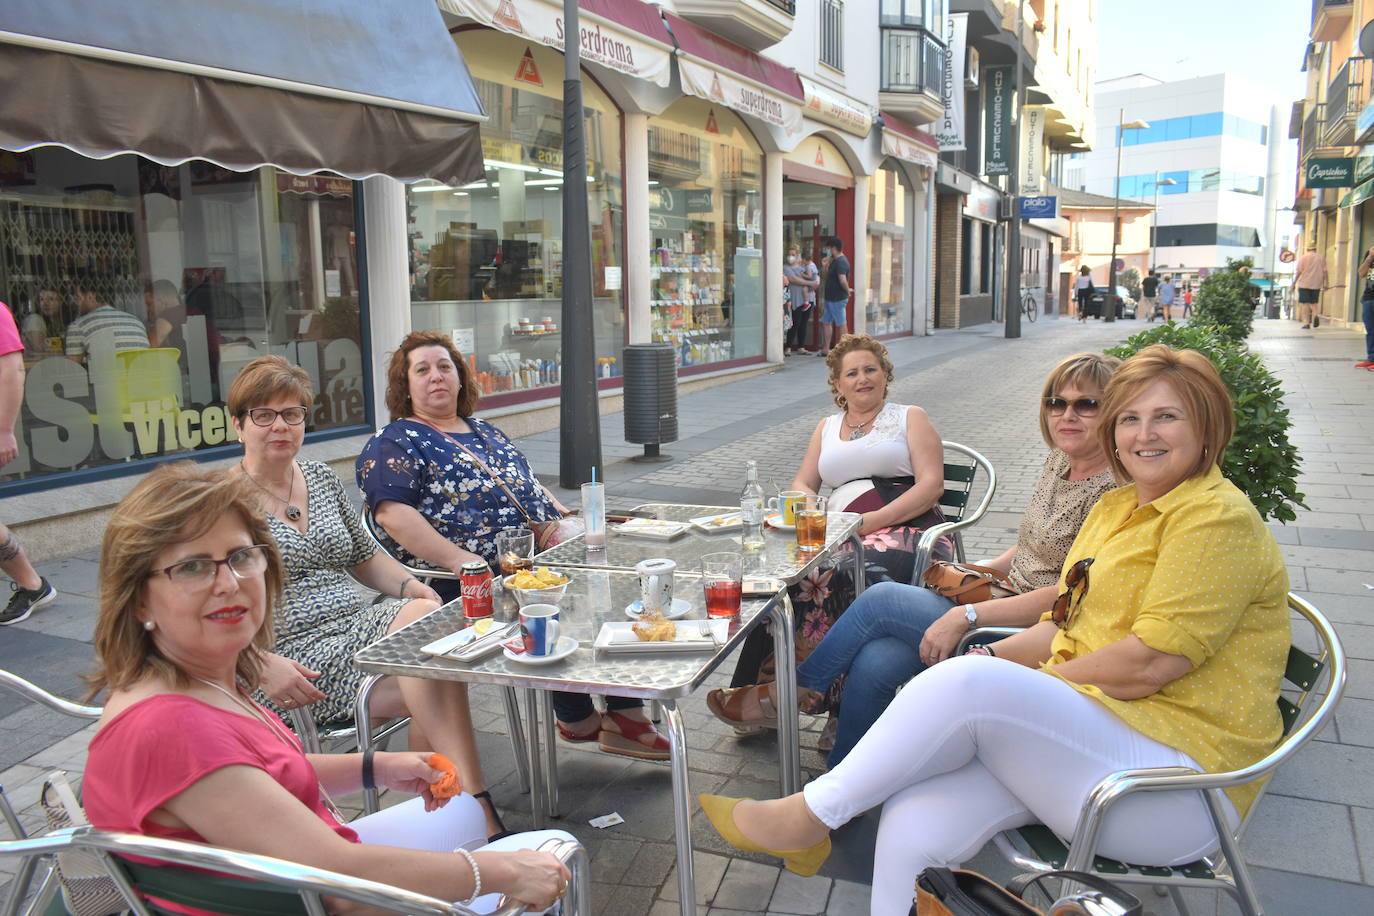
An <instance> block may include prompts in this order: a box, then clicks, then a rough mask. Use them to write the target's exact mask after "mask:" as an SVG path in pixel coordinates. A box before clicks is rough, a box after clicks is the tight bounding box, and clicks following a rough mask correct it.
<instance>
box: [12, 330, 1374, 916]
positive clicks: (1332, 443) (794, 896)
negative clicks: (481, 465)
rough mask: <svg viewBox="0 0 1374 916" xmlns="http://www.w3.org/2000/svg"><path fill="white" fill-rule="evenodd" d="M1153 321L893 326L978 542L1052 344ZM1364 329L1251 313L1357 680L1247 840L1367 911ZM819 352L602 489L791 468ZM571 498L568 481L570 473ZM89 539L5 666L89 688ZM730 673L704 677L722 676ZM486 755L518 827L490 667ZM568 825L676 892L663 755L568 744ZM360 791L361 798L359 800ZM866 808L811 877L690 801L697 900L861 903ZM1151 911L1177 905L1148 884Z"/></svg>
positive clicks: (652, 490)
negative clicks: (730, 842) (933, 329)
mask: <svg viewBox="0 0 1374 916" xmlns="http://www.w3.org/2000/svg"><path fill="white" fill-rule="evenodd" d="M1141 327H1143V324H1141V323H1139V322H1125V323H1122V324H1118V325H1115V326H1111V325H1104V324H1101V323H1100V322H1090V323H1089V324H1088V325H1086V326H1085V325H1079V324H1077V323H1075V322H1069V321H1062V320H1061V321H1046V322H1040V323H1038V324H1036V325H1031V326H1028V327H1027V328H1026V335H1025V337H1024V338H1023V339H1021V340H1020V341H1005V340H1003V339H1002V338H1001V336H1000V334H1001V328H1000V326H988V327H983V328H976V329H970V330H963V331H952V332H948V331H947V332H940V333H939V334H938V335H937V336H935V337H929V338H919V339H910V340H902V341H897V342H895V343H893V344H892V345H891V346H892V353H893V358H894V362H895V363H896V364H897V379H896V382H895V383H894V386H893V393H892V397H893V399H894V400H897V401H901V402H905V403H912V404H920V405H921V406H923V407H925V408H926V409H927V410H928V411H930V414H931V416H932V418H933V420H934V422H935V424H936V426H937V428H938V429H939V430H940V432H941V434H942V435H943V436H944V438H946V439H949V440H953V441H957V442H962V443H964V444H966V445H970V446H972V447H974V448H977V449H978V450H979V451H981V452H983V453H984V454H985V455H987V456H988V457H989V458H990V459H991V460H992V461H993V463H994V465H995V466H996V468H997V470H998V474H999V478H1000V486H999V489H998V493H997V497H996V500H995V502H994V504H993V507H992V512H991V514H990V516H989V518H988V519H987V520H986V522H985V523H984V524H983V525H981V526H979V528H977V529H975V532H974V533H973V534H971V535H970V536H969V537H968V539H967V542H966V543H967V544H968V546H969V548H970V554H971V556H973V557H979V556H986V555H992V554H995V553H997V552H999V551H1000V550H1002V549H1003V548H1005V547H1006V546H1007V545H1008V544H1010V543H1012V542H1013V541H1014V539H1015V535H1016V525H1017V522H1018V520H1019V514H1020V511H1021V509H1022V508H1023V507H1024V506H1025V504H1026V501H1027V498H1028V496H1029V492H1030V489H1031V487H1032V486H1033V484H1034V482H1035V478H1036V474H1037V472H1038V468H1039V465H1040V461H1041V458H1042V456H1043V449H1042V446H1041V443H1040V441H1039V435H1038V428H1037V424H1036V420H1035V413H1034V403H1035V398H1036V397H1037V396H1038V394H1039V388H1040V384H1041V382H1042V380H1043V377H1044V375H1045V373H1046V372H1047V371H1048V369H1049V368H1050V367H1051V366H1052V365H1053V363H1054V362H1055V361H1056V360H1057V359H1059V358H1062V357H1063V356H1067V355H1069V354H1071V353H1074V352H1078V351H1080V350H1085V349H1096V348H1101V347H1103V346H1109V345H1111V344H1112V343H1114V342H1115V341H1117V340H1119V339H1121V338H1122V337H1124V336H1126V335H1128V334H1130V333H1132V332H1134V331H1135V330H1138V329H1139V328H1141ZM1361 344H1362V341H1360V340H1358V338H1357V335H1356V334H1355V333H1353V332H1350V331H1343V330H1337V329H1327V328H1323V329H1322V330H1320V331H1317V332H1303V331H1300V330H1299V329H1298V326H1297V325H1296V324H1295V323H1292V322H1280V321H1273V322H1269V321H1260V322H1258V323H1257V325H1256V331H1255V335H1254V338H1253V340H1252V346H1253V347H1254V348H1255V349H1256V350H1258V352H1260V353H1261V354H1262V355H1263V356H1264V358H1265V359H1266V361H1267V362H1268V363H1269V365H1270V366H1271V367H1272V368H1273V369H1274V370H1275V371H1276V372H1277V373H1278V374H1279V375H1280V376H1281V377H1282V378H1283V379H1284V382H1285V386H1286V388H1287V389H1288V391H1289V392H1290V395H1289V405H1290V406H1291V407H1292V409H1293V414H1294V419H1295V422H1296V429H1295V434H1296V437H1297V441H1298V442H1299V444H1300V446H1301V448H1302V450H1303V455H1304V458H1305V464H1304V470H1303V477H1302V480H1301V483H1302V488H1303V489H1304V490H1305V492H1306V493H1307V494H1308V503H1309V505H1310V506H1311V511H1304V512H1302V513H1300V518H1299V520H1298V522H1297V523H1296V524H1294V525H1290V526H1287V527H1286V528H1283V527H1279V526H1276V534H1277V536H1278V537H1279V539H1280V542H1281V543H1282V544H1283V545H1284V551H1285V555H1286V556H1287V557H1288V560H1289V564H1290V570H1291V573H1292V576H1293V584H1294V588H1295V589H1298V590H1300V591H1304V593H1306V594H1307V595H1308V597H1310V598H1311V600H1313V601H1314V602H1315V603H1316V604H1317V606H1318V607H1320V608H1322V609H1323V610H1325V611H1326V612H1327V613H1328V614H1329V615H1330V616H1331V617H1332V619H1333V620H1335V621H1336V622H1337V626H1338V628H1339V629H1340V631H1341V635H1342V637H1343V639H1344V642H1345V646H1346V650H1347V652H1348V653H1349V654H1350V655H1351V657H1352V663H1351V682H1350V686H1349V689H1348V692H1347V698H1346V700H1345V702H1344V704H1343V706H1342V707H1341V710H1340V714H1339V716H1338V719H1337V723H1336V725H1335V727H1334V728H1331V729H1328V731H1327V732H1326V733H1325V734H1323V735H1322V736H1321V738H1320V740H1318V741H1317V742H1315V743H1314V744H1313V745H1312V746H1311V747H1309V748H1308V749H1307V750H1306V751H1305V752H1304V753H1303V755H1302V756H1301V757H1300V758H1299V759H1298V760H1297V761H1296V762H1295V764H1294V765H1293V766H1292V767H1291V769H1290V770H1289V771H1287V772H1284V773H1282V774H1280V775H1279V776H1278V778H1277V779H1276V781H1275V784H1274V787H1273V790H1272V792H1271V794H1270V795H1269V797H1268V798H1267V799H1266V801H1265V802H1264V804H1263V806H1262V808H1261V810H1260V813H1259V815H1258V816H1257V818H1256V820H1255V823H1254V824H1253V826H1252V829H1251V831H1250V833H1249V835H1248V836H1247V838H1246V848H1247V851H1248V861H1249V862H1250V863H1251V865H1252V867H1253V871H1254V873H1255V874H1256V877H1257V879H1258V881H1259V883H1260V886H1261V889H1262V894H1263V896H1264V897H1265V899H1266V901H1267V903H1268V906H1269V912H1271V913H1274V914H1290V913H1291V914H1297V913H1355V912H1371V911H1374V887H1371V885H1374V788H1371V785H1374V782H1371V780H1370V778H1369V774H1370V773H1371V772H1374V623H1371V618H1370V600H1371V597H1374V596H1371V593H1370V590H1369V588H1368V587H1367V584H1368V585H1374V457H1371V455H1372V454H1374V452H1372V451H1371V449H1374V435H1372V434H1371V431H1370V422H1371V418H1374V374H1370V373H1366V372H1364V371H1362V370H1355V369H1353V368H1352V367H1351V366H1352V364H1353V363H1354V362H1355V361H1356V360H1357V359H1358V358H1359V353H1360V345H1361ZM829 403H830V402H829V396H828V392H827V391H826V387H825V366H824V362H823V361H822V360H820V359H816V358H815V357H790V358H789V359H788V360H787V363H786V365H785V366H784V367H783V368H782V369H780V370H777V371H773V372H770V373H766V374H762V375H758V376H754V377H752V378H748V379H745V380H743V381H739V382H735V383H731V384H728V385H724V386H721V387H717V388H714V389H710V390H707V391H703V392H698V393H694V394H691V395H688V396H685V397H683V398H682V399H681V401H680V404H679V416H680V420H679V422H680V427H681V436H680V441H678V442H676V443H671V444H665V445H664V446H663V451H664V452H665V453H667V454H670V455H673V456H674V460H673V461H672V462H670V463H666V464H641V463H636V462H632V461H629V460H627V459H628V458H629V457H630V456H632V455H635V454H637V453H639V452H640V450H641V449H640V447H639V446H634V445H629V444H626V443H625V442H623V428H622V419H621V417H620V415H619V414H614V415H609V416H606V417H604V418H603V419H602V424H601V426H602V442H603V451H604V454H605V458H606V461H607V465H606V467H605V469H604V471H603V473H602V478H603V479H605V480H606V481H607V482H608V490H609V494H610V495H609V500H610V502H611V504H612V505H616V506H625V505H632V504H634V503H636V502H640V501H648V500H674V501H683V502H703V503H712V502H724V503H729V502H732V501H733V499H734V498H735V494H736V493H737V492H738V488H739V486H740V484H741V482H742V477H743V462H744V460H745V459H746V458H750V457H752V458H755V459H757V460H758V461H759V465H760V471H761V476H762V477H763V479H764V480H765V481H770V480H771V481H773V482H775V483H776V484H778V485H779V486H786V484H787V483H788V482H789V481H790V480H791V475H792V474H793V473H794V471H795V467H796V463H797V460H798V459H799V457H800V455H801V453H802V452H803V451H804V449H805V447H806V443H807V440H808V437H809V436H810V434H811V431H812V430H813V429H814V427H815V424H816V423H817V422H818V421H819V419H820V418H821V417H823V416H825V414H826V413H827V412H828V410H829ZM520 445H521V447H522V448H523V449H524V450H525V451H526V453H527V454H528V455H529V456H530V458H531V460H532V461H533V462H534V463H535V466H536V468H538V469H539V471H540V472H541V474H543V475H545V477H546V479H547V480H550V481H553V480H556V478H557V471H558V434H557V432H551V433H543V434H539V435H535V436H530V437H527V438H525V439H523V440H521V441H520ZM560 496H561V497H562V498H564V499H565V501H570V502H574V503H575V502H576V495H575V493H566V492H564V493H560ZM96 559H97V558H96V556H95V554H94V553H83V554H79V555H76V556H72V557H70V558H68V559H65V560H63V561H60V562H56V563H51V564H47V565H45V566H44V569H43V572H44V573H45V574H46V575H48V576H49V577H50V578H51V579H52V580H53V581H54V582H55V583H56V584H57V587H58V588H59V590H60V592H61V596H60V598H59V600H58V601H57V602H55V603H54V604H52V605H50V606H49V607H47V608H45V609H43V610H42V611H40V612H39V613H37V614H35V615H34V617H32V618H30V619H29V620H28V621H25V622H24V623H23V624H20V625H18V626H14V627H9V628H5V629H3V630H0V667H3V668H7V669H10V670H13V671H16V672H18V673H20V674H23V675H24V676H26V677H30V678H32V679H34V680H37V681H38V682H40V683H43V684H44V685H45V686H48V687H49V688H51V689H54V690H56V691H58V692H60V693H62V694H64V695H67V696H76V695H78V693H79V690H80V685H79V683H78V675H79V673H80V672H81V671H82V670H84V669H85V667H86V666H87V664H88V662H89V657H90V646H89V642H90V635H91V628H92V620H93V616H94V611H95V597H96ZM727 677H728V672H722V673H719V674H718V675H717V676H715V677H714V678H713V679H712V680H711V682H710V683H709V684H708V686H716V685H718V684H724V683H726V682H727ZM473 695H474V699H475V705H476V709H475V718H476V722H477V725H478V727H479V729H480V731H481V734H480V736H479V741H480V743H481V746H482V752H483V757H484V761H485V769H486V772H487V773H488V774H490V776H491V778H492V779H493V790H494V794H495V796H496V798H497V801H498V803H499V804H500V805H501V806H502V807H503V808H504V809H505V810H506V812H507V820H508V822H511V826H515V827H519V826H521V825H522V824H523V823H527V815H523V814H522V813H521V807H522V804H523V798H522V797H521V796H519V795H518V793H517V791H516V788H515V785H514V780H513V779H512V778H511V776H510V775H509V774H510V773H511V771H512V767H511V760H510V749H509V743H508V742H507V741H506V740H505V735H504V724H503V715H502V712H501V705H500V702H499V700H498V698H497V696H496V694H495V693H493V692H491V691H490V690H488V689H486V688H478V689H476V690H474V692H473ZM683 705H684V718H685V720H686V724H687V729H688V742H689V744H690V746H691V767H692V789H693V791H694V792H701V791H728V792H729V793H730V794H747V795H756V796H771V795H773V794H775V793H776V791H777V785H776V777H775V773H776V769H775V763H774V758H775V753H774V744H773V741H772V736H771V734H770V735H768V736H763V737H757V738H749V739H742V740H741V739H736V738H735V737H733V736H732V735H731V734H729V733H728V732H727V730H726V729H725V728H724V727H723V726H721V725H720V724H719V723H717V722H716V721H715V720H714V719H713V718H711V716H710V715H709V714H708V713H707V712H706V710H705V706H704V703H703V702H702V701H701V700H699V699H696V698H692V699H689V700H687V701H686V702H684V704H683ZM803 723H804V728H805V730H804V732H803V766H804V767H806V768H807V769H808V771H809V772H810V773H811V774H812V775H814V774H815V773H816V772H818V770H819V768H820V766H821V759H822V758H821V755H820V754H819V752H818V751H817V750H816V748H815V744H816V739H817V737H818V734H819V726H820V724H821V720H814V721H812V720H806V719H804V720H803ZM75 725H76V723H74V722H72V721H71V720H67V719H64V718H63V717H60V716H58V715H57V714H54V713H48V712H45V711H37V710H34V709H32V708H25V707H24V706H23V705H22V704H21V703H19V702H18V701H16V700H14V699H13V698H12V696H10V695H8V694H6V693H4V692H3V691H0V784H3V785H4V787H5V789H6V790H7V792H8V793H9V795H10V797H11V799H12V800H13V801H14V802H15V804H16V806H17V807H19V808H21V809H22V811H23V817H24V820H25V822H26V823H27V824H30V825H33V824H35V823H36V822H37V820H38V814H37V808H36V807H35V804H34V802H35V795H36V792H37V784H38V781H39V780H40V779H41V775H42V774H43V773H44V772H45V771H46V770H47V769H49V768H51V767H55V766H61V767H65V768H68V769H73V770H80V769H81V766H82V762H83V760H84V749H85V745H86V743H87V741H88V740H89V730H88V729H76V728H75ZM559 773H560V784H561V791H562V799H563V806H564V815H565V816H564V818H563V822H564V825H565V826H567V827H568V828H569V829H571V830H572V831H573V832H574V833H576V834H577V835H578V836H579V837H580V838H581V839H582V840H583V841H584V842H585V843H586V844H587V845H588V847H589V848H590V850H591V852H592V854H593V861H594V875H593V880H594V896H595V900H596V910H597V912H598V913H606V914H613V916H621V914H627V916H630V914H652V916H660V914H662V916H667V914H671V913H676V912H677V903H676V900H677V886H676V875H675V872H674V869H673V849H672V807H671V803H670V801H669V798H668V794H667V792H666V791H665V790H666V783H667V780H668V772H667V768H666V767H665V766H662V765H655V764H646V763H638V762H630V761H626V760H622V759H620V758H610V757H606V756H604V755H600V754H596V753H594V752H587V751H583V750H581V749H578V748H572V747H570V746H568V745H562V746H561V747H560V769H559ZM349 801H352V800H349ZM613 810H614V811H619V812H620V814H621V815H622V816H624V818H625V820H626V823H625V824H623V825H620V826H617V827H613V828H610V829H609V830H606V831H599V830H595V829H593V828H591V827H589V826H587V824H586V821H587V819H588V818H591V817H594V816H596V815H598V814H604V813H607V812H609V811H613ZM876 821H877V816H876V813H873V814H870V815H868V816H866V817H863V818H859V819H858V820H856V821H855V822H853V823H851V824H850V825H848V826H847V827H845V828H844V829H843V830H841V831H839V832H838V833H837V835H836V849H835V853H834V854H833V855H832V857H831V859H830V860H829V862H827V863H826V865H825V867H824V868H823V870H822V872H821V874H820V875H818V876H816V877H814V878H809V879H802V878H798V877H796V876H795V875H791V874H789V873H787V872H785V871H782V870H781V869H779V868H778V867H777V864H776V862H775V861H774V860H766V859H764V857H761V856H745V855H737V854H733V853H732V851H731V850H729V849H728V848H727V847H725V846H724V845H723V844H722V843H721V842H720V840H719V839H718V838H717V837H716V836H715V834H714V832H713V831H711V830H710V828H709V825H707V824H706V822H705V820H704V818H703V817H702V816H701V815H700V814H698V815H697V816H696V818H695V819H694V823H693V831H694V833H693V837H694V841H695V843H696V848H697V854H696V874H697V902H698V904H699V906H700V912H702V913H709V914H735V913H771V914H779V916H781V914H798V916H800V914H813V913H834V914H850V913H854V914H860V913H864V912H866V911H867V897H868V888H867V884H868V881H869V874H868V873H869V869H870V863H871V852H872V843H873V836H874V832H875V830H876ZM971 866H972V867H975V868H979V869H981V870H984V871H986V872H989V873H991V874H994V875H995V876H998V877H1007V876H1009V871H1008V870H1007V868H1006V867H1005V866H1004V865H1003V864H1002V863H1001V862H1000V860H999V859H998V857H997V856H996V855H995V854H994V853H991V852H989V851H987V850H985V851H984V852H983V853H981V854H980V855H979V856H978V857H977V858H976V859H975V860H974V861H973V862H972V863H971ZM1214 897H1215V895H1212V894H1207V895H1201V894H1199V895H1196V897H1195V898H1194V901H1193V902H1194V903H1195V904H1196V905H1195V906H1194V907H1193V910H1194V912H1195V913H1199V914H1204V913H1206V914H1210V913H1231V912H1234V907H1232V906H1231V905H1230V903H1229V902H1223V903H1221V904H1220V906H1218V905H1217V904H1216V903H1215V901H1214ZM1146 906H1147V911H1148V912H1150V913H1153V914H1159V916H1163V914H1168V913H1172V912H1173V908H1172V906H1171V905H1170V904H1169V903H1168V902H1167V900H1165V899H1163V898H1159V897H1155V896H1153V895H1150V894H1148V893H1147V894H1146Z"/></svg>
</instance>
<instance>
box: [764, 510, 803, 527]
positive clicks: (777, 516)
mask: <svg viewBox="0 0 1374 916" xmlns="http://www.w3.org/2000/svg"><path fill="white" fill-rule="evenodd" d="M763 523H764V524H765V525H767V526H768V527H769V528H776V529H778V530H779V531H796V530H797V526H796V525H789V524H787V522H784V521H783V520H782V513H781V512H775V513H774V514H772V515H770V516H768V517H767V518H765V519H764V520H763Z"/></svg>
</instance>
